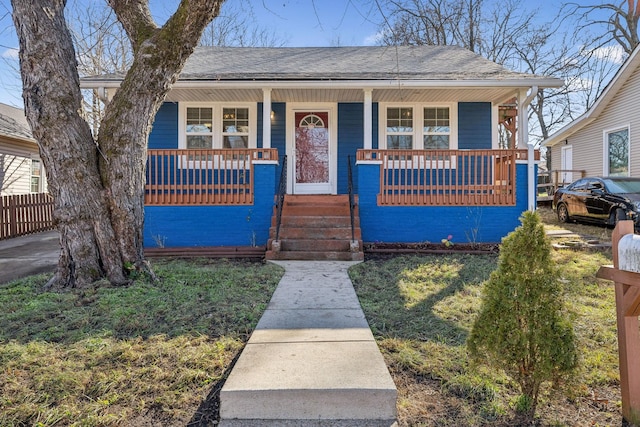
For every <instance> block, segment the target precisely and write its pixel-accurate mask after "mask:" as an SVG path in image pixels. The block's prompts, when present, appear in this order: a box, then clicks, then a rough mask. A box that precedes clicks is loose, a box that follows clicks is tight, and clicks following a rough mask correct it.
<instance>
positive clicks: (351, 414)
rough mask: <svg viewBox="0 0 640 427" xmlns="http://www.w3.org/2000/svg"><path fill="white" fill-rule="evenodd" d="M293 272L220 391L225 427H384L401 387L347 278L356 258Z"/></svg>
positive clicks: (306, 264) (291, 265)
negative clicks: (397, 385) (386, 362)
mask: <svg viewBox="0 0 640 427" xmlns="http://www.w3.org/2000/svg"><path fill="white" fill-rule="evenodd" d="M275 263H276V264H278V265H281V266H283V267H284V268H285V274H284V276H283V277H282V280H281V281H280V283H279V285H278V287H277V289H276V291H275V293H274V295H273V297H272V299H271V302H270V303H269V306H268V307H267V310H266V311H265V313H264V315H263V316H262V318H261V319H260V322H259V323H258V326H257V328H256V330H255V331H254V333H253V335H252V336H251V338H250V340H249V342H248V344H247V346H246V347H245V349H244V351H243V352H242V354H241V356H240V358H239V359H238V361H237V363H236V365H235V367H234V368H233V370H232V372H231V374H230V375H229V378H228V379H227V381H226V383H225V385H224V387H223V388H222V391H221V392H220V416H221V423H220V425H221V426H224V427H230V426H233V427H236V426H243V427H250V426H276V425H277V426H380V427H389V426H392V425H394V424H395V420H396V396H397V392H396V388H395V384H394V383H393V380H392V379H391V375H390V374H389V371H388V370H387V367H386V365H385V362H384V360H383V358H382V355H381V354H380V351H379V349H378V347H377V345H376V342H375V341H374V338H373V334H372V333H371V330H370V329H369V325H368V324H367V321H366V319H365V317H364V313H363V312H362V308H361V307H360V303H359V301H358V298H357V296H356V293H355V291H354V289H353V284H352V283H351V280H350V279H349V276H348V275H347V269H348V268H349V267H350V266H352V265H354V264H356V263H355V262H348V261H277V262H275Z"/></svg>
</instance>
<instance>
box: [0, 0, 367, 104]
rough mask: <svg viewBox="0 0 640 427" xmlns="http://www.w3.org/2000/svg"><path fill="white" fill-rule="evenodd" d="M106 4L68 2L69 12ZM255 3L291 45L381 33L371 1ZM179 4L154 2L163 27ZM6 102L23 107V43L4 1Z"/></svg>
mask: <svg viewBox="0 0 640 427" xmlns="http://www.w3.org/2000/svg"><path fill="white" fill-rule="evenodd" d="M105 1H106V0H68V4H67V8H73V7H76V8H78V7H83V6H84V5H86V4H90V3H104V2H105ZM227 1H228V3H229V4H228V6H236V5H239V4H240V3H247V2H246V0H244V1H243V0H227ZM234 3H235V4H234ZM249 3H250V4H251V9H252V13H253V15H254V19H255V22H256V25H258V26H259V27H261V28H265V29H268V30H269V31H270V32H272V33H273V35H274V36H275V37H276V38H277V39H278V40H279V41H281V42H282V43H283V44H284V45H285V46H335V45H343V46H360V45H372V44H375V37H376V34H377V33H378V31H379V26H378V24H377V23H375V22H372V19H370V18H368V16H373V15H374V12H375V10H374V11H372V10H371V7H373V5H372V4H370V3H371V2H367V1H365V0H315V1H312V0H251V2H249ZM177 4H178V1H177V0H151V2H150V7H151V12H152V14H153V15H154V18H155V19H156V21H157V23H158V24H159V25H161V24H162V23H163V22H164V21H165V20H166V19H167V17H168V16H170V14H171V13H172V12H173V11H174V10H175V7H176V5H177ZM238 7H240V6H238ZM244 7H246V6H244ZM0 102H1V103H4V104H9V105H13V106H16V107H22V97H21V82H20V76H19V71H18V39H17V37H16V34H15V29H14V27H13V23H12V20H11V4H10V1H9V0H0Z"/></svg>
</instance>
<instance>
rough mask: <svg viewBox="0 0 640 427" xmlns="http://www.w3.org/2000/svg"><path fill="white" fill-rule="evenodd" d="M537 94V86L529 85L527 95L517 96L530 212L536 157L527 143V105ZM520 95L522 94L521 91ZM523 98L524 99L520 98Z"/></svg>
mask: <svg viewBox="0 0 640 427" xmlns="http://www.w3.org/2000/svg"><path fill="white" fill-rule="evenodd" d="M537 94H538V86H533V87H531V93H529V95H528V96H526V97H524V96H520V97H518V113H519V114H518V137H519V138H518V148H520V147H522V148H524V147H527V150H528V153H527V154H528V155H527V208H528V210H530V211H531V212H533V211H535V210H536V192H537V185H536V159H535V150H534V147H533V145H532V144H529V114H528V111H529V105H530V104H531V101H533V98H535V97H536V95H537ZM521 95H524V94H522V93H521ZM522 98H524V99H522Z"/></svg>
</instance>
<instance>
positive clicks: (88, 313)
mask: <svg viewBox="0 0 640 427" xmlns="http://www.w3.org/2000/svg"><path fill="white" fill-rule="evenodd" d="M154 269H155V272H156V274H157V275H158V276H159V277H160V281H159V282H158V283H155V284H151V283H147V282H145V281H136V282H135V283H134V284H133V285H132V286H128V287H122V288H113V287H100V288H96V289H92V290H85V291H83V292H69V293H43V292H40V288H41V285H42V284H43V283H44V282H45V281H46V278H45V277H44V276H34V277H32V278H29V279H27V280H21V281H15V282H12V283H10V284H8V285H3V286H2V287H0V307H2V308H3V309H2V310H1V311H0V425H2V426H53V425H56V426H61V425H74V426H75V425H77V426H105V425H114V426H115V425H136V424H141V423H145V422H151V423H152V424H149V425H163V426H167V425H176V426H178V425H185V424H186V423H187V422H188V421H189V420H190V419H195V420H197V419H198V415H197V412H198V407H199V405H200V404H201V403H202V402H203V401H204V400H205V398H206V397H207V394H208V393H209V391H210V390H211V388H212V386H213V385H214V384H216V383H217V382H218V381H220V380H221V379H222V378H223V377H224V375H225V372H226V370H227V369H228V367H229V366H230V364H231V362H232V360H233V359H234V357H235V356H236V355H237V354H238V353H239V351H240V350H241V349H242V348H243V346H244V342H245V340H246V338H247V335H248V334H249V333H250V332H251V331H252V330H253V328H254V327H255V325H256V323H257V321H258V320H259V318H260V316H261V315H262V312H263V311H264V309H265V308H266V305H267V303H268V301H269V299H270V297H271V294H272V293H273V290H274V289H275V286H276V285H277V283H278V281H279V279H280V277H281V275H282V269H281V268H280V267H277V266H275V265H271V264H268V265H262V264H258V263H237V262H227V261H204V260H201V261H189V262H188V261H171V262H158V263H156V264H155V265H154Z"/></svg>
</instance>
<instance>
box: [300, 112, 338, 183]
mask: <svg viewBox="0 0 640 427" xmlns="http://www.w3.org/2000/svg"><path fill="white" fill-rule="evenodd" d="M329 116H330V115H329V111H322V110H320V111H315V110H314V111H301V110H295V111H294V126H295V130H294V138H293V139H294V141H293V145H294V147H293V149H294V153H293V154H294V171H293V192H294V193H295V194H330V193H331V192H332V186H331V174H332V170H331V168H332V166H331V163H332V162H331V157H332V156H331V131H330V129H331V128H330V123H329V120H330V117H329Z"/></svg>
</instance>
